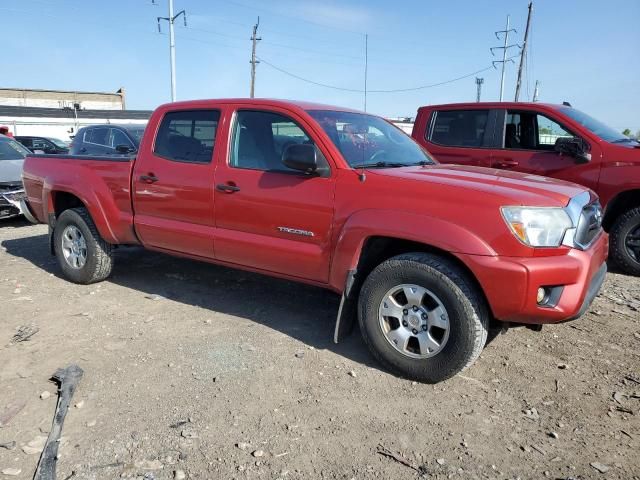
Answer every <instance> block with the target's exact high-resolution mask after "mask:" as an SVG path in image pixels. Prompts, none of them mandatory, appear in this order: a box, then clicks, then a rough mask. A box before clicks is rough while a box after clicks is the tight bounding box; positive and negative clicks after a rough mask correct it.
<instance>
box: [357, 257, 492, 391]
mask: <svg viewBox="0 0 640 480" xmlns="http://www.w3.org/2000/svg"><path fill="white" fill-rule="evenodd" d="M358 307H359V308H358V319H359V322H360V330H361V332H362V336H363V338H364V341H365V343H366V344H367V346H368V347H369V349H370V350H371V352H372V354H373V356H374V357H375V358H376V359H377V360H379V361H380V363H381V364H382V365H384V366H385V367H386V368H387V369H388V370H390V371H392V372H394V373H396V374H398V375H401V376H404V377H408V378H411V379H415V380H419V381H423V382H426V383H437V382H440V381H442V380H446V379H447V378H450V377H452V376H454V375H456V374H457V373H459V372H461V371H462V370H464V369H465V368H467V367H468V366H470V365H471V364H472V363H473V362H474V361H475V360H476V359H477V358H478V356H479V355H480V352H482V348H483V347H484V345H485V342H486V339H487V331H488V327H489V315H488V313H487V309H486V306H485V304H484V300H483V298H482V295H480V293H479V292H478V291H477V288H476V287H475V286H474V285H473V283H472V282H470V281H469V279H468V278H467V275H466V274H465V272H464V271H462V270H461V269H460V268H459V267H458V266H457V265H455V264H454V263H452V262H450V261H449V260H447V259H444V258H442V257H439V256H436V255H432V254H427V253H409V254H403V255H399V256H396V257H393V258H391V259H389V260H386V261H385V262H383V263H381V264H380V265H378V267H376V268H375V269H374V270H373V271H372V272H371V274H370V275H369V276H368V277H367V279H366V280H365V282H364V285H363V286H362V290H361V292H360V298H359V301H358Z"/></svg>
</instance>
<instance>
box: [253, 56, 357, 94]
mask: <svg viewBox="0 0 640 480" xmlns="http://www.w3.org/2000/svg"><path fill="white" fill-rule="evenodd" d="M258 59H259V60H260V61H261V62H262V63H264V64H265V65H269V66H270V67H271V68H273V69H274V70H277V71H279V72H281V73H284V74H285V75H288V76H290V77H293V78H296V79H298V80H301V81H303V82H306V83H311V84H312V85H317V86H319V87H325V88H331V89H332V90H341V91H343V92H354V93H362V92H363V91H364V90H360V89H357V88H344V87H337V86H335V85H329V84H326V83H320V82H315V81H313V80H309V79H308V78H304V77H301V76H299V75H296V74H295V73H291V72H288V71H286V70H284V69H282V68H280V67H277V66H275V65H274V64H273V63H270V62H267V61H266V60H265V59H264V58H261V57H258Z"/></svg>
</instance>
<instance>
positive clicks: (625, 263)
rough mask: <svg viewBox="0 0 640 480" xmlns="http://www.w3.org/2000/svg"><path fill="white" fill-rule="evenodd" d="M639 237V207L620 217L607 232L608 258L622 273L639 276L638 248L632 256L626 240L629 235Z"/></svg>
mask: <svg viewBox="0 0 640 480" xmlns="http://www.w3.org/2000/svg"><path fill="white" fill-rule="evenodd" d="M632 234H633V235H640V207H637V208H633V209H631V210H629V211H627V212H625V213H624V214H623V215H621V216H620V217H619V218H618V219H617V220H616V221H615V223H614V224H613V226H612V227H611V230H610V232H609V235H610V241H611V245H610V247H609V256H610V257H611V259H612V260H613V261H614V263H615V264H616V265H617V266H618V268H620V269H621V270H622V271H623V272H624V273H628V274H630V275H636V276H640V248H638V249H637V250H636V252H637V253H635V258H634V255H633V254H632V253H631V252H629V248H628V247H627V244H626V243H627V240H628V239H629V236H630V235H632Z"/></svg>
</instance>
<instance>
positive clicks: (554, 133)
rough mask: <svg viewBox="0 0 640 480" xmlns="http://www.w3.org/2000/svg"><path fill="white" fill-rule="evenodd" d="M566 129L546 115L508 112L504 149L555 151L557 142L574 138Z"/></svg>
mask: <svg viewBox="0 0 640 480" xmlns="http://www.w3.org/2000/svg"><path fill="white" fill-rule="evenodd" d="M572 136H573V135H572V134H571V133H569V131H567V130H566V129H565V128H564V127H562V126H561V125H560V124H559V123H557V122H555V121H553V120H551V119H550V118H548V117H545V116H544V115H539V114H537V113H535V112H526V111H513V110H509V111H507V118H506V124H505V127H504V147H505V148H507V149H514V150H553V149H554V145H555V143H556V140H557V139H558V138H561V137H572Z"/></svg>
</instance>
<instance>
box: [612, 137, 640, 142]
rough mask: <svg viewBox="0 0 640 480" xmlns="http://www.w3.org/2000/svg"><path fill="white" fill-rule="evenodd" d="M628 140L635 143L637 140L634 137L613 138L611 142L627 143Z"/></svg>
mask: <svg viewBox="0 0 640 480" xmlns="http://www.w3.org/2000/svg"><path fill="white" fill-rule="evenodd" d="M628 142H636V143H638V140H636V139H635V138H619V139H617V140H614V141H613V142H611V143H628Z"/></svg>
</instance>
